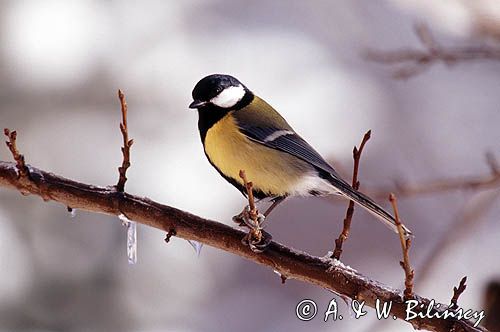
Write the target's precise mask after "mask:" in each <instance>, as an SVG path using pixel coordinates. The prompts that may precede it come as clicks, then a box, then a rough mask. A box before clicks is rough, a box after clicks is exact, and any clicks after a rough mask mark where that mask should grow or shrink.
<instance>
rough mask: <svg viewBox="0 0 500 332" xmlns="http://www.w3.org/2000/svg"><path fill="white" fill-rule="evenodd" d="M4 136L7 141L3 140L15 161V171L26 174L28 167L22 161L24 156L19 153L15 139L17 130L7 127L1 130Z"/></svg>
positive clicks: (22, 174)
mask: <svg viewBox="0 0 500 332" xmlns="http://www.w3.org/2000/svg"><path fill="white" fill-rule="evenodd" d="M3 133H4V134H5V136H7V139H8V141H6V142H5V144H7V147H8V148H9V150H10V152H11V153H12V157H14V160H15V161H16V165H17V171H18V172H19V176H26V175H27V174H28V168H27V167H26V164H25V162H24V156H23V155H22V154H20V153H19V150H18V149H17V144H16V139H17V131H15V130H13V131H10V130H9V129H8V128H5V129H4V130H3Z"/></svg>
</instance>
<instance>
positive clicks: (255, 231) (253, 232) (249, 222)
mask: <svg viewBox="0 0 500 332" xmlns="http://www.w3.org/2000/svg"><path fill="white" fill-rule="evenodd" d="M256 212H257V211H253V212H252V211H251V209H250V207H249V206H245V208H244V209H243V211H241V213H240V214H238V215H236V216H234V217H233V221H234V222H236V223H237V224H239V225H240V226H246V227H248V229H249V231H248V233H247V234H246V235H245V237H244V238H243V239H242V240H241V242H242V243H243V244H245V245H247V246H249V247H250V249H251V250H252V251H253V252H258V253H260V252H263V251H264V250H265V249H266V247H267V246H268V245H269V243H271V240H272V238H273V237H272V236H271V234H269V233H267V232H265V231H264V230H262V227H261V224H262V223H263V222H264V220H265V217H264V215H263V214H261V213H258V212H257V215H255V213H256Z"/></svg>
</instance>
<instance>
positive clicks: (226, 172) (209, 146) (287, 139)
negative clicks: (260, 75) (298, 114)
mask: <svg viewBox="0 0 500 332" xmlns="http://www.w3.org/2000/svg"><path fill="white" fill-rule="evenodd" d="M192 96H193V102H192V103H191V104H190V105H189V108H195V109H197V110H198V115H199V120H198V129H199V132H200V136H201V142H202V143H203V147H204V150H205V155H206V156H207V158H208V160H209V162H210V164H212V166H213V167H215V169H216V170H217V171H218V172H219V173H220V175H222V177H224V178H225V179H226V180H227V181H228V182H229V183H231V184H232V185H233V186H235V187H236V188H237V189H238V190H239V191H241V193H243V195H245V196H246V194H247V192H246V188H245V186H244V183H243V180H242V179H241V178H240V176H239V175H240V174H239V173H240V170H244V171H245V173H246V176H247V178H248V180H249V181H251V182H252V184H253V194H254V196H255V197H256V198H259V199H261V198H266V197H269V198H272V199H273V204H272V205H271V207H270V208H269V209H268V211H266V213H265V214H264V215H265V216H267V215H268V214H269V213H270V211H271V210H272V209H273V208H274V207H275V206H276V205H278V204H279V203H280V202H282V201H283V200H284V199H285V198H286V197H289V196H324V195H331V194H340V195H341V196H343V197H345V198H347V199H349V200H353V201H354V202H356V203H357V204H359V205H360V206H362V207H363V208H365V209H366V210H368V211H369V212H370V213H372V214H373V215H375V216H376V217H377V218H378V219H379V220H381V221H383V222H384V223H385V224H386V225H387V226H389V228H391V229H392V230H394V231H395V232H397V226H396V222H395V219H394V217H393V216H392V215H391V214H389V213H388V212H386V211H385V210H384V209H383V208H382V207H380V206H379V205H377V204H376V203H375V202H374V201H373V200H372V199H371V198H369V197H368V196H366V195H364V194H362V193H361V192H359V191H357V190H355V189H354V188H352V187H351V186H350V185H349V184H348V183H347V182H346V181H344V180H343V179H342V178H341V177H340V176H339V174H338V173H337V172H336V171H335V169H333V167H332V166H330V164H328V163H327V162H326V161H325V159H323V158H322V157H321V155H320V154H319V153H318V152H316V151H315V150H314V149H313V148H312V147H311V146H310V145H309V144H308V143H307V142H306V141H305V140H304V139H303V138H302V137H300V136H299V135H298V134H297V133H296V132H295V131H294V130H293V128H292V127H291V126H290V125H289V124H288V123H287V122H286V121H285V119H284V118H283V117H282V116H281V115H280V114H279V113H278V112H277V111H276V110H275V109H274V108H273V107H271V106H270V105H269V104H268V103H266V102H265V101H264V100H262V99H261V98H259V97H258V96H256V95H255V94H253V93H252V91H250V90H249V89H248V88H247V87H246V86H245V85H244V84H242V83H241V82H240V81H239V80H237V79H236V78H234V77H232V76H230V75H221V74H214V75H209V76H207V77H205V78H203V79H201V80H200V81H199V82H198V83H197V84H196V86H195V87H194V89H193V93H192ZM404 231H405V233H406V234H405V235H406V236H409V235H411V232H410V230H408V229H407V228H404Z"/></svg>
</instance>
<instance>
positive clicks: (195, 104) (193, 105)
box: [189, 100, 207, 108]
mask: <svg viewBox="0 0 500 332" xmlns="http://www.w3.org/2000/svg"><path fill="white" fill-rule="evenodd" d="M206 104H207V102H206V101H201V100H195V101H193V102H192V103H191V104H189V108H199V107H202V106H204V105H206Z"/></svg>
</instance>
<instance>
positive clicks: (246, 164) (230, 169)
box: [204, 113, 308, 196]
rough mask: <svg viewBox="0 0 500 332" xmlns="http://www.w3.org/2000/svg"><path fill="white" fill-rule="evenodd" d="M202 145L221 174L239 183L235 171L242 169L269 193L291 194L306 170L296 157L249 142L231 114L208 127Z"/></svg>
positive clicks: (253, 181)
mask: <svg viewBox="0 0 500 332" xmlns="http://www.w3.org/2000/svg"><path fill="white" fill-rule="evenodd" d="M204 147H205V153H206V154H207V156H208V158H210V161H211V162H212V163H213V164H214V165H215V166H216V167H217V168H218V169H219V170H220V171H221V172H222V173H223V174H224V175H226V176H228V177H231V178H233V179H234V180H236V181H237V182H238V183H240V184H242V183H243V181H242V180H241V178H240V177H239V172H240V170H245V172H246V175H247V178H248V180H249V181H252V183H253V186H254V188H255V189H259V190H261V191H262V192H264V193H266V194H268V195H270V196H283V195H287V194H291V193H292V192H293V191H294V188H296V186H297V184H298V183H300V181H301V179H302V176H303V175H304V173H305V172H306V171H307V169H308V165H307V164H306V163H305V162H303V161H302V160H300V159H298V158H295V157H293V156H291V155H289V154H287V153H284V152H281V151H278V150H275V149H271V148H268V147H266V146H264V145H261V144H259V143H256V142H252V141H250V140H249V139H248V138H247V137H246V136H245V135H244V134H242V133H241V132H240V131H239V130H238V128H237V125H236V122H235V120H234V118H233V116H232V114H231V113H229V114H227V115H226V116H225V117H224V118H222V119H221V120H220V121H218V122H217V123H216V124H215V125H213V126H212V128H210V129H209V130H208V132H207V135H206V137H205V144H204Z"/></svg>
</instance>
